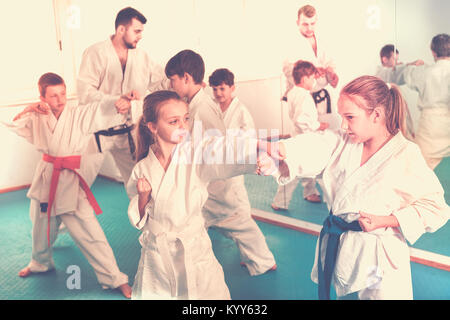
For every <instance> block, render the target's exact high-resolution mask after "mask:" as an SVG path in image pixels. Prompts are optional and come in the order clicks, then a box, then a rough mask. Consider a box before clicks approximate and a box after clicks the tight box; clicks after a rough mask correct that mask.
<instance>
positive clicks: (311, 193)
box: [302, 178, 320, 202]
mask: <svg viewBox="0 0 450 320" xmlns="http://www.w3.org/2000/svg"><path fill="white" fill-rule="evenodd" d="M302 186H303V198H305V199H306V200H308V201H312V202H320V193H319V190H317V188H316V179H315V178H303V179H302Z"/></svg>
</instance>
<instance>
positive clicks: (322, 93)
mask: <svg viewBox="0 0 450 320" xmlns="http://www.w3.org/2000/svg"><path fill="white" fill-rule="evenodd" d="M311 94H312V96H313V99H314V102H315V103H316V106H317V105H318V104H319V103H321V102H322V101H323V100H327V113H331V98H330V94H329V93H328V91H327V90H326V89H320V90H319V91H316V92H313V93H311Z"/></svg>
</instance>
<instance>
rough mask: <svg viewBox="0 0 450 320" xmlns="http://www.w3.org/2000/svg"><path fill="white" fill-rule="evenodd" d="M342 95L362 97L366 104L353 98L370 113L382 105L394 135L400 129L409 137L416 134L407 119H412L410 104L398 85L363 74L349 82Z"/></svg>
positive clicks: (387, 123) (388, 125)
mask: <svg viewBox="0 0 450 320" xmlns="http://www.w3.org/2000/svg"><path fill="white" fill-rule="evenodd" d="M341 95H345V96H347V97H348V98H350V99H352V98H353V97H356V96H358V97H360V98H362V99H363V100H364V102H365V105H361V104H360V103H359V101H358V100H357V99H352V100H353V101H354V102H355V103H356V104H358V105H359V107H361V108H363V109H365V110H366V111H367V112H369V113H371V112H372V111H373V109H375V108H376V107H378V106H382V107H383V108H384V111H385V117H386V128H387V130H388V132H389V133H390V134H392V135H394V134H396V133H397V132H398V131H399V130H400V131H401V132H402V134H403V135H404V136H405V137H406V138H408V139H412V137H413V136H414V134H413V133H412V132H410V131H409V129H408V126H407V121H410V119H411V118H410V114H409V111H408V105H407V104H406V101H405V99H404V98H403V96H402V94H401V92H400V89H399V88H398V87H397V85H395V84H392V83H391V84H389V85H388V84H386V83H385V82H384V81H383V80H381V79H379V78H377V77H374V76H361V77H359V78H356V79H355V80H353V81H351V82H350V83H348V84H347V85H346V86H345V87H344V88H343V89H342V90H341Z"/></svg>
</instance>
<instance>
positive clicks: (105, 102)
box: [74, 96, 127, 134]
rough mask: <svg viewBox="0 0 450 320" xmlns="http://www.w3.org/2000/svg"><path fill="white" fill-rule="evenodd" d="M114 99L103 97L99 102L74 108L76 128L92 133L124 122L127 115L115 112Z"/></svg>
mask: <svg viewBox="0 0 450 320" xmlns="http://www.w3.org/2000/svg"><path fill="white" fill-rule="evenodd" d="M116 101H117V99H116V98H115V97H111V96H109V97H103V98H102V99H101V100H100V101H95V102H90V103H87V104H84V105H78V106H77V107H75V110H74V112H76V113H77V117H75V119H76V121H78V124H77V125H78V128H80V130H81V131H82V132H83V133H85V134H88V133H94V132H97V131H99V130H105V129H107V128H109V127H111V126H117V125H120V124H123V123H125V122H126V119H127V115H126V114H120V113H118V112H117V109H116V107H115V102H116Z"/></svg>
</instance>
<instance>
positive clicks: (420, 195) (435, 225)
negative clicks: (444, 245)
mask: <svg viewBox="0 0 450 320" xmlns="http://www.w3.org/2000/svg"><path fill="white" fill-rule="evenodd" d="M405 159H406V160H405V161H404V162H405V165H404V166H403V170H404V171H403V172H402V175H401V177H402V179H399V181H397V188H396V192H397V193H398V194H399V195H400V196H401V198H402V199H403V201H404V206H403V207H402V208H401V209H400V210H398V211H396V212H394V213H393V215H394V216H395V217H396V218H397V220H398V222H399V224H400V230H401V232H402V233H403V235H404V237H405V238H406V240H408V242H409V243H410V244H413V243H414V242H416V241H417V240H418V239H419V238H420V236H421V235H422V234H424V233H425V232H435V231H436V230H438V229H439V228H441V227H442V226H443V225H445V224H446V223H447V221H448V219H449V218H450V208H449V206H448V205H447V203H446V202H445V198H444V190H443V188H442V186H441V184H440V182H439V180H438V178H437V177H436V174H435V173H434V171H433V170H431V169H430V168H429V167H428V166H427V164H426V162H425V160H424V159H423V157H422V155H421V153H420V149H419V148H418V147H417V146H416V145H414V148H410V150H408V154H407V156H406V157H405Z"/></svg>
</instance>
